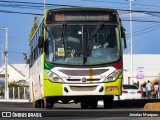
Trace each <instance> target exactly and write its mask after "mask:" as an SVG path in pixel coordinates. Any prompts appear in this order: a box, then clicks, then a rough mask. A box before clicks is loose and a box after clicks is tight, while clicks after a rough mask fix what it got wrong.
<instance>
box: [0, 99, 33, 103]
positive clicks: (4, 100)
mask: <svg viewBox="0 0 160 120" xmlns="http://www.w3.org/2000/svg"><path fill="white" fill-rule="evenodd" d="M0 102H32V101H31V100H30V99H0Z"/></svg>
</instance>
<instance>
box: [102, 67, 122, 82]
mask: <svg viewBox="0 0 160 120" xmlns="http://www.w3.org/2000/svg"><path fill="white" fill-rule="evenodd" d="M121 73H122V69H117V70H116V71H114V72H113V73H111V74H110V75H109V76H107V77H106V79H105V80H104V82H111V81H115V80H116V79H117V78H118V77H119V75H120V74H121Z"/></svg>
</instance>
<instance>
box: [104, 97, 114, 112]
mask: <svg viewBox="0 0 160 120" xmlns="http://www.w3.org/2000/svg"><path fill="white" fill-rule="evenodd" d="M103 101H104V108H105V109H108V108H112V104H113V95H108V96H105V97H104V100H103Z"/></svg>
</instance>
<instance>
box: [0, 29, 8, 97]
mask: <svg viewBox="0 0 160 120" xmlns="http://www.w3.org/2000/svg"><path fill="white" fill-rule="evenodd" d="M0 30H5V31H6V45H5V50H4V55H5V86H4V87H5V96H4V97H5V99H8V98H9V94H8V69H7V67H8V28H7V27H1V28H0Z"/></svg>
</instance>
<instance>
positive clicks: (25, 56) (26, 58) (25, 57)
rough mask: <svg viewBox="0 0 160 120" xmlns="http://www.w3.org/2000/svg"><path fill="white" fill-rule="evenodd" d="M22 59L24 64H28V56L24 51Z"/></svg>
mask: <svg viewBox="0 0 160 120" xmlns="http://www.w3.org/2000/svg"><path fill="white" fill-rule="evenodd" d="M23 56H24V60H25V61H26V64H29V58H28V57H27V54H26V53H23Z"/></svg>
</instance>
